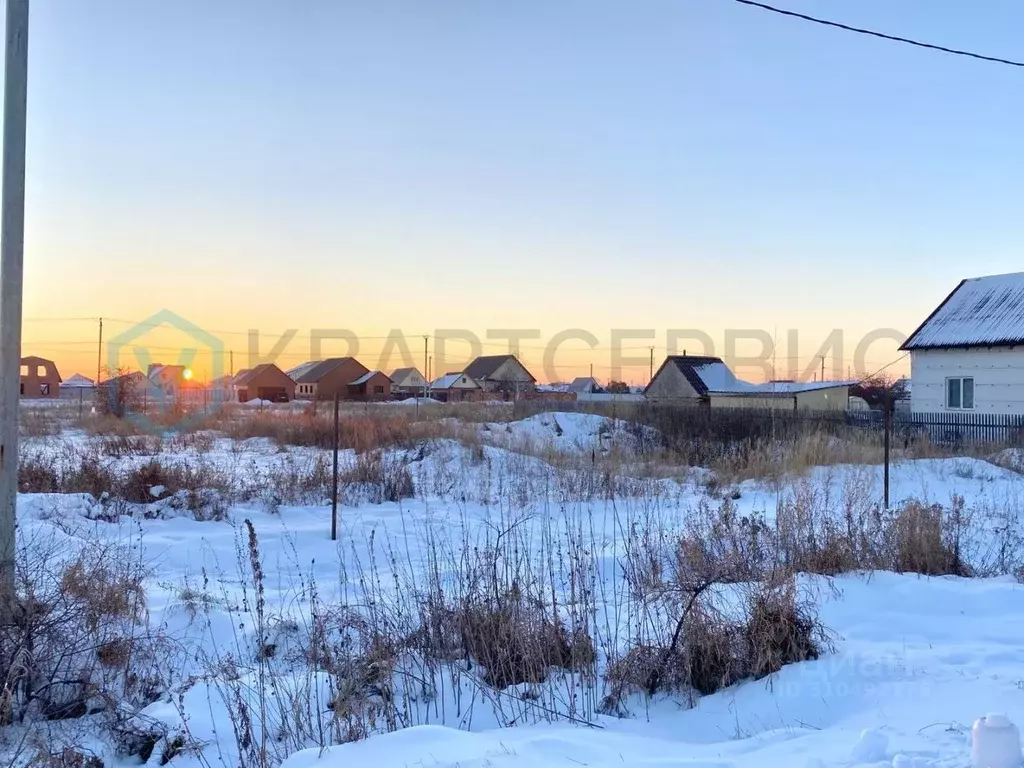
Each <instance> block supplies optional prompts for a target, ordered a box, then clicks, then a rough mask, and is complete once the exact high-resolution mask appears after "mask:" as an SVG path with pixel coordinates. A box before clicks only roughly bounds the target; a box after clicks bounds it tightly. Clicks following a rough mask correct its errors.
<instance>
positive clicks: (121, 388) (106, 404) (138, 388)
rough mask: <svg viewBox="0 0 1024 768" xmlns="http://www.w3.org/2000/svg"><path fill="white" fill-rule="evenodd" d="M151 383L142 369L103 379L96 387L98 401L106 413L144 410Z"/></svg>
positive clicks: (118, 413)
mask: <svg viewBox="0 0 1024 768" xmlns="http://www.w3.org/2000/svg"><path fill="white" fill-rule="evenodd" d="M152 386H153V383H152V382H151V381H150V379H149V377H148V376H146V374H144V373H143V372H142V371H131V372H130V373H124V374H122V375H120V376H114V377H112V378H109V379H104V380H103V382H102V383H101V384H99V385H98V386H97V387H96V389H97V393H98V394H99V395H100V398H99V400H98V403H99V405H100V407H101V408H102V409H104V410H106V411H107V412H108V413H113V414H115V415H117V416H124V414H125V413H126V412H128V411H139V410H142V411H144V410H145V409H146V403H147V399H148V394H149V390H150V389H151V388H152Z"/></svg>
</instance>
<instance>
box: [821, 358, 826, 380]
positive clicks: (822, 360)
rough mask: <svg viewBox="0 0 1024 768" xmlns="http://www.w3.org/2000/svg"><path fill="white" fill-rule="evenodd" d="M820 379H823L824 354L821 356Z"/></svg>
mask: <svg viewBox="0 0 1024 768" xmlns="http://www.w3.org/2000/svg"><path fill="white" fill-rule="evenodd" d="M821 380H822V381H824V380H825V356H824V355H822V356H821Z"/></svg>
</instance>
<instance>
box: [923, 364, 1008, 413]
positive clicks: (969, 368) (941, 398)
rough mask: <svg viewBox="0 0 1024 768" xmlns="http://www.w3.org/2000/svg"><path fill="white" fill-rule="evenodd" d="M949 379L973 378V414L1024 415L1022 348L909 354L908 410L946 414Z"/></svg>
mask: <svg viewBox="0 0 1024 768" xmlns="http://www.w3.org/2000/svg"><path fill="white" fill-rule="evenodd" d="M951 376H972V377H973V378H974V412H975V413H1014V414H1024V347H994V348H992V349H987V348H984V347H972V348H970V349H950V350H943V349H926V350H920V351H917V352H911V353H910V381H911V396H910V397H911V399H910V406H911V409H912V410H913V411H916V412H919V413H921V412H926V413H927V412H931V413H934V412H939V411H945V410H947V408H946V379H947V378H949V377H951Z"/></svg>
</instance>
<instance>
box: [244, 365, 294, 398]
mask: <svg viewBox="0 0 1024 768" xmlns="http://www.w3.org/2000/svg"><path fill="white" fill-rule="evenodd" d="M232 385H233V388H234V392H235V399H236V400H238V402H240V403H247V402H249V401H250V400H269V401H270V402H272V403H287V402H290V401H291V400H294V399H295V382H294V381H293V380H292V378H291V377H290V376H289V375H288V374H286V373H285V372H284V371H282V370H281V369H280V368H278V367H277V366H276V365H274V364H273V363H263V364H261V365H257V366H256V367H255V368H250V369H247V370H244V371H242V372H241V373H239V374H238V375H237V376H235V379H234V381H233V383H232Z"/></svg>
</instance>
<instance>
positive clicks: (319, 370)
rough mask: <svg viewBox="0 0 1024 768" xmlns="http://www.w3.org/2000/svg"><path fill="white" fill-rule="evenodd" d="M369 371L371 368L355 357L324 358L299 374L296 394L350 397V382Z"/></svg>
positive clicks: (310, 397)
mask: <svg viewBox="0 0 1024 768" xmlns="http://www.w3.org/2000/svg"><path fill="white" fill-rule="evenodd" d="M366 373H369V368H367V367H366V366H365V365H363V364H362V363H360V362H359V361H358V360H356V359H355V358H354V357H332V358H328V359H327V360H322V361H320V362H319V363H316V364H315V365H312V366H311V367H309V368H306V369H305V371H304V372H303V373H302V374H301V375H299V377H298V378H297V379H296V380H295V383H296V384H297V385H298V387H297V389H296V391H295V395H296V397H300V398H309V399H317V400H332V399H334V397H335V395H337V396H338V398H340V399H343V400H344V399H347V398H349V388H348V387H349V384H351V383H352V382H353V381H355V380H356V379H358V378H359V377H360V376H363V375H364V374H366Z"/></svg>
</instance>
